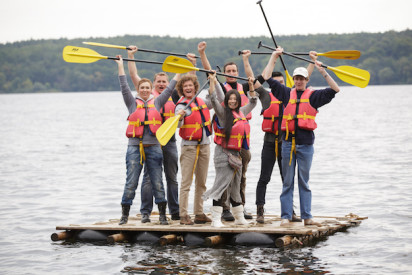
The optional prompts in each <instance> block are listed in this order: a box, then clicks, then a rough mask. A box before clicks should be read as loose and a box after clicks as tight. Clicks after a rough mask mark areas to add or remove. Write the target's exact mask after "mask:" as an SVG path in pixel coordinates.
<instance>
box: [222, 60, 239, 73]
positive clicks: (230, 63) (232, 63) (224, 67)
mask: <svg viewBox="0 0 412 275" xmlns="http://www.w3.org/2000/svg"><path fill="white" fill-rule="evenodd" d="M229 65H235V66H236V70H237V71H239V69H238V67H237V65H236V63H235V62H228V63H226V64H225V66H223V72H226V67H227V66H229Z"/></svg>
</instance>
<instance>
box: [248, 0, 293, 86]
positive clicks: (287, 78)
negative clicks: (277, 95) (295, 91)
mask: <svg viewBox="0 0 412 275" xmlns="http://www.w3.org/2000/svg"><path fill="white" fill-rule="evenodd" d="M256 4H258V5H259V6H260V9H261V10H262V13H263V17H265V21H266V25H267V26H268V28H269V32H270V35H271V36H272V40H273V43H274V44H275V46H276V48H277V47H278V46H277V44H276V40H275V37H274V36H273V33H272V29H271V28H270V25H269V22H268V19H267V18H266V14H265V11H264V10H263V7H262V0H259V1H258V2H257V3H256ZM280 61H281V62H282V66H283V70H285V74H286V86H288V87H289V88H292V87H293V85H294V83H293V78H292V77H291V76H290V74H289V73H288V70H287V69H286V65H285V63H284V62H283V58H282V56H280Z"/></svg>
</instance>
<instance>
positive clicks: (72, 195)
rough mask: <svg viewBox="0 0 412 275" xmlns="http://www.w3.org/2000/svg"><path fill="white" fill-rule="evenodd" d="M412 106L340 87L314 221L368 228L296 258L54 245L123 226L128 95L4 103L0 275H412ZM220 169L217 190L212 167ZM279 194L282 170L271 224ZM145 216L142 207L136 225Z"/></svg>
mask: <svg viewBox="0 0 412 275" xmlns="http://www.w3.org/2000/svg"><path fill="white" fill-rule="evenodd" d="M411 106H412V86H410V85H408V86H369V87H367V88H365V89H360V88H356V87H342V89H341V92H340V93H339V94H338V95H337V96H336V98H335V99H334V100H333V101H332V102H331V103H330V104H329V105H327V106H324V107H322V108H321V109H320V113H319V115H318V126H319V127H318V129H317V130H316V141H315V155H314V161H313V166H312V172H311V181H310V186H311V189H312V193H313V205H312V213H313V215H315V216H320V215H331V216H343V215H346V214H349V213H355V214H357V215H359V216H367V217H369V219H367V220H364V221H363V222H362V223H361V225H360V226H358V227H352V228H350V229H349V230H347V231H346V232H338V233H336V234H335V235H333V236H330V237H328V238H327V239H326V240H325V241H321V242H318V243H317V244H316V245H314V246H310V247H304V248H296V249H286V250H281V249H277V248H273V247H248V246H224V247H221V248H205V247H189V246H183V245H170V246H165V247H159V246H157V245H150V244H115V245H108V244H105V243H84V242H76V243H64V242H52V241H51V240H50V235H51V234H52V233H54V232H56V230H55V226H56V225H68V224H78V223H94V222H97V221H106V220H108V219H112V218H119V217H120V205H119V204H120V198H121V194H122V190H123V186H124V181H125V163H124V158H125V152H126V146H127V138H126V137H125V129H126V116H127V110H126V108H125V106H124V103H123V99H122V96H121V94H120V92H98V93H97V92H96V93H58V94H16V95H4V94H3V95H0V141H1V142H0V186H1V192H0V209H1V212H0V229H1V233H0V270H1V273H2V274H122V273H128V272H129V273H135V274H146V273H150V272H153V274H174V273H179V272H180V273H181V274H270V273H284V274H299V273H305V274H306V273H311V274H324V273H331V274H402V273H403V274H411V273H412V214H411V211H412V138H411V137H412V108H411ZM259 112H260V103H258V107H257V108H256V109H255V110H254V118H253V120H252V140H251V143H252V149H251V150H252V151H251V152H252V161H251V164H250V165H249V170H248V173H247V178H248V180H247V194H248V195H247V198H246V208H247V209H249V210H250V211H251V212H253V213H256V207H255V205H254V203H255V188H256V183H257V180H258V177H259V170H260V152H261V148H262V144H263V133H262V132H261V130H260V123H261V117H260V116H259ZM179 139H180V138H179ZM211 152H213V150H211ZM210 168H211V169H210V173H209V178H208V182H207V186H208V187H211V186H212V184H213V180H214V170H213V161H212V158H211V162H210ZM179 179H180V176H179ZM296 189H297V188H296ZM280 191H281V182H280V176H279V173H278V171H276V169H275V171H274V173H273V176H272V181H271V183H270V184H269V185H268V193H267V205H266V211H267V212H266V213H268V214H279V213H280V202H279V195H280ZM139 194H140V193H139ZM192 200H193V195H192V196H191V197H190V203H191V201H192ZM295 201H296V203H298V193H297V191H296V192H295ZM139 206H140V200H139V199H136V200H135V204H134V205H133V207H132V210H131V215H134V214H136V213H138V208H139ZM189 206H190V209H193V207H192V204H190V205H189ZM210 206H211V201H208V202H206V203H205V211H206V212H209V208H210Z"/></svg>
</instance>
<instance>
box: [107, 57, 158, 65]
mask: <svg viewBox="0 0 412 275" xmlns="http://www.w3.org/2000/svg"><path fill="white" fill-rule="evenodd" d="M107 59H110V60H119V58H118V57H112V56H108V57H107ZM123 61H132V62H140V63H149V64H160V65H162V64H163V62H159V61H150V60H140V59H130V58H123Z"/></svg>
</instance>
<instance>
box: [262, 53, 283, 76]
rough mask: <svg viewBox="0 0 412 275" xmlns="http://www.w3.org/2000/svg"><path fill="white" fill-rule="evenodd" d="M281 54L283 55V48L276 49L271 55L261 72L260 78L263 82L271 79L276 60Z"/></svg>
mask: <svg viewBox="0 0 412 275" xmlns="http://www.w3.org/2000/svg"><path fill="white" fill-rule="evenodd" d="M282 53H283V48H282V47H277V48H276V51H274V52H273V53H272V55H271V56H270V59H269V61H268V64H267V65H266V67H265V69H264V70H263V72H262V76H263V78H264V79H265V80H268V79H269V78H271V77H272V72H273V70H274V69H275V64H276V60H277V59H278V57H279V56H280V55H281V54H282Z"/></svg>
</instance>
